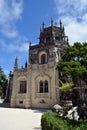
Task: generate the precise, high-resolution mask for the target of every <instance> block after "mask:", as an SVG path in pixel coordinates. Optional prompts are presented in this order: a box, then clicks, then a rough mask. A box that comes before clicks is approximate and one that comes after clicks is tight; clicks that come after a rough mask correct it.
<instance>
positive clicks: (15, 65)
mask: <svg viewBox="0 0 87 130" xmlns="http://www.w3.org/2000/svg"><path fill="white" fill-rule="evenodd" d="M17 70H18V57H17V56H16V58H15V64H14V71H17Z"/></svg>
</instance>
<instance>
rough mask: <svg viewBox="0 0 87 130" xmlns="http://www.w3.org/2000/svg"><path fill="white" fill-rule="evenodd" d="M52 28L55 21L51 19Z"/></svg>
mask: <svg viewBox="0 0 87 130" xmlns="http://www.w3.org/2000/svg"><path fill="white" fill-rule="evenodd" d="M51 26H53V19H52V18H51Z"/></svg>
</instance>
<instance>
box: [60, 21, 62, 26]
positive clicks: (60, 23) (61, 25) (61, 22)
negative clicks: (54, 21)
mask: <svg viewBox="0 0 87 130" xmlns="http://www.w3.org/2000/svg"><path fill="white" fill-rule="evenodd" d="M60 28H62V22H61V20H60Z"/></svg>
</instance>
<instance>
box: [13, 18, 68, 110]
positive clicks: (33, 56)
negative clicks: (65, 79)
mask: <svg viewBox="0 0 87 130" xmlns="http://www.w3.org/2000/svg"><path fill="white" fill-rule="evenodd" d="M59 24H60V25H59V27H58V26H55V25H54V22H53V19H51V25H50V26H49V27H45V26H44V22H43V24H42V27H41V28H40V37H39V43H38V44H35V45H32V43H31V42H30V45H29V56H28V57H29V60H28V63H26V65H25V67H22V68H21V69H20V68H18V58H17V57H16V59H15V66H14V72H13V77H12V82H13V83H12V82H11V85H12V86H11V88H12V89H11V91H12V94H11V107H25V108H30V107H31V108H50V107H52V106H53V105H54V104H56V103H59V100H60V97H59V91H58V89H57V87H58V86H59V84H58V78H59V77H58V71H57V70H56V64H57V63H58V62H59V61H60V60H61V53H62V52H63V49H64V47H66V46H68V37H67V36H65V31H64V27H63V25H62V22H61V21H60V23H59Z"/></svg>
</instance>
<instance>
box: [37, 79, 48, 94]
mask: <svg viewBox="0 0 87 130" xmlns="http://www.w3.org/2000/svg"><path fill="white" fill-rule="evenodd" d="M39 92H40V93H48V81H47V80H45V81H42V80H41V81H40V83H39Z"/></svg>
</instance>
